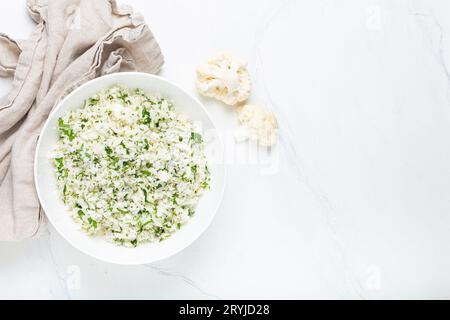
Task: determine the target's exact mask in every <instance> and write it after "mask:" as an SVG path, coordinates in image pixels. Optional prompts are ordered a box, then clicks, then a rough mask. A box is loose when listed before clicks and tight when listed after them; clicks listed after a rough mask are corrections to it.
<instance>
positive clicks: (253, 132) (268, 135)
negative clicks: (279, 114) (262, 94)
mask: <svg viewBox="0 0 450 320" xmlns="http://www.w3.org/2000/svg"><path fill="white" fill-rule="evenodd" d="M238 119H239V121H240V123H241V128H239V129H238V133H239V134H238V139H239V140H241V141H242V140H243V138H245V139H251V140H257V141H258V143H259V144H260V145H261V146H266V147H269V146H272V145H274V144H275V143H276V142H277V140H278V122H277V119H276V118H275V115H274V114H273V113H271V112H269V111H267V110H266V109H264V108H263V107H261V106H255V105H248V104H247V105H245V106H243V107H242V108H241V109H240V110H239V114H238Z"/></svg>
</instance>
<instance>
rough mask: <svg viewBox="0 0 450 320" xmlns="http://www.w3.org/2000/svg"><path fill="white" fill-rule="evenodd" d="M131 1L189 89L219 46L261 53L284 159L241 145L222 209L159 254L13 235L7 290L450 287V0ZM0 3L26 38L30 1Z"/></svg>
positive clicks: (346, 291)
mask: <svg viewBox="0 0 450 320" xmlns="http://www.w3.org/2000/svg"><path fill="white" fill-rule="evenodd" d="M128 3H129V4H131V5H133V6H134V7H135V9H136V10H138V11H140V12H141V13H142V14H143V15H144V16H145V18H146V20H147V22H148V24H149V25H150V27H151V29H152V31H153V32H154V34H155V35H156V37H157V39H158V40H159V42H160V45H161V47H162V50H163V53H164V55H165V58H166V64H165V66H164V70H163V71H162V73H161V75H162V76H164V77H167V78H168V79H170V80H172V81H174V82H176V83H178V84H179V85H181V86H182V87H184V88H186V89H187V90H189V91H191V92H195V87H194V79H195V68H196V66H197V65H198V64H199V63H200V62H202V61H203V60H204V59H205V58H206V57H208V56H209V55H211V54H215V53H217V52H221V51H228V52H232V53H235V54H238V55H240V56H242V57H244V58H246V59H247V60H248V61H249V70H250V72H251V74H252V78H253V84H254V89H253V94H252V98H251V100H250V101H251V102H252V103H258V104H262V105H264V106H266V107H267V108H269V109H271V110H273V111H274V112H275V113H276V115H277V117H278V119H279V122H280V126H281V140H280V144H279V148H278V150H275V151H274V153H275V154H276V155H278V156H279V157H278V158H273V157H272V161H276V159H278V162H275V164H276V166H275V168H276V170H271V172H266V171H265V170H264V168H263V167H264V166H263V165H261V164H259V165H258V164H243V163H236V161H231V160H230V161H229V162H230V163H229V166H228V170H229V181H228V185H227V188H226V191H225V197H224V201H223V204H222V206H221V208H220V210H219V212H218V214H217V217H216V219H215V220H214V222H213V224H212V225H211V227H210V228H209V229H208V230H207V232H206V233H205V234H204V235H203V236H202V237H201V238H200V239H199V240H197V241H196V242H195V243H194V244H193V245H192V246H190V247H189V248H187V249H186V250H184V251H183V252H181V253H180V254H177V255H176V256H174V257H172V258H169V259H167V260H164V261H161V262H158V263H155V264H152V265H146V266H135V267H125V266H116V265H110V264H106V263H102V262H99V261H96V260H94V259H92V258H89V257H87V256H85V255H83V254H81V253H79V252H78V251H76V250H75V249H73V248H72V247H71V246H70V245H69V244H68V243H66V242H65V241H64V240H63V239H62V238H61V237H60V236H59V235H58V234H57V233H56V232H55V231H54V230H53V229H52V228H51V227H50V228H49V230H48V231H47V232H45V233H44V234H43V235H42V236H41V237H39V238H35V239H30V240H27V241H24V242H21V243H0V298H194V299H195V298H200V299H203V298H358V299H359V298H369V299H370V298H450V257H449V256H450V232H449V231H450V161H449V160H450V140H449V139H450V104H449V98H450V91H449V80H450V78H449V74H450V73H449V72H450V69H449V68H450V19H449V18H450V2H449V1H446V0H441V1H430V0H416V1H414V0H408V1H407V0H386V1H380V0H378V1H377V0H371V1H368V0H352V1H350V0H320V1H318V0H309V1H308V0H287V1H282V0H254V1H243V0H228V1H211V0H209V1H208V0H193V1H181V0H178V1H176V0H171V1H167V0H164V1H163V0H159V1H156V0H153V1H148V0H139V1H138V0H128ZM0 6H1V7H0V30H1V31H2V32H5V33H7V34H9V35H10V36H12V37H14V38H26V37H27V36H28V35H29V33H30V32H31V31H32V29H33V22H32V21H31V19H30V18H29V17H28V15H27V13H26V10H25V1H8V2H7V1H2V3H1V4H0ZM8 85H9V83H8V82H7V81H1V82H0V89H1V93H2V94H3V93H6V92H7V88H8ZM203 101H204V103H205V105H206V106H207V107H208V108H209V109H210V111H211V113H212V115H213V118H214V120H215V121H216V122H217V123H218V125H219V127H220V129H221V130H222V131H223V132H224V133H225V132H230V131H232V130H233V129H234V128H235V127H236V125H237V123H236V122H237V120H236V116H235V114H234V111H233V110H232V108H229V107H225V106H223V105H222V104H220V103H215V102H213V101H211V100H207V99H203ZM230 145H231V146H233V145H232V144H230ZM248 148H249V145H248V144H246V143H244V144H241V145H239V146H238V147H237V148H236V149H233V148H231V149H233V150H229V152H231V151H232V152H234V153H233V154H234V155H235V154H236V153H237V154H240V155H242V153H245V152H247V151H248V150H247V149H248ZM272 156H273V155H272ZM230 159H233V157H232V156H230ZM274 159H275V160H274ZM241 162H242V161H241ZM244 162H245V161H244ZM272 164H274V162H272ZM272 169H273V167H272ZM268 173H270V174H268Z"/></svg>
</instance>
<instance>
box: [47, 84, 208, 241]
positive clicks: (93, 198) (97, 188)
mask: <svg viewBox="0 0 450 320" xmlns="http://www.w3.org/2000/svg"><path fill="white" fill-rule="evenodd" d="M58 125H59V135H60V137H59V140H58V143H57V146H56V148H55V151H54V156H53V157H52V162H53V164H54V167H55V172H56V176H57V181H58V187H59V189H60V192H61V196H62V198H63V200H64V203H65V204H66V206H67V208H68V211H69V213H70V214H71V215H72V216H73V218H74V219H75V220H76V221H77V222H78V223H79V224H80V225H81V228H82V230H84V231H86V232H87V233H89V234H91V235H102V236H104V237H106V239H107V240H109V241H113V242H115V243H117V244H119V245H124V246H131V247H132V246H137V245H138V244H140V243H143V242H154V241H162V240H164V239H166V238H168V237H169V236H170V235H171V234H173V233H174V232H175V231H176V230H178V229H180V228H181V227H182V226H183V225H184V224H185V223H186V222H187V221H188V220H189V218H190V217H191V216H192V215H193V214H194V212H195V207H196V205H197V202H198V200H199V198H200V197H201V195H202V194H203V193H204V191H205V190H207V189H209V184H210V174H209V171H208V164H207V159H206V156H205V150H204V143H203V138H202V135H201V134H200V129H199V128H198V127H197V126H196V125H195V124H194V123H192V122H191V121H190V120H188V119H187V118H186V117H185V116H183V115H182V114H180V113H178V112H176V111H175V109H174V106H173V105H172V103H170V102H169V101H167V100H166V99H164V98H161V97H149V96H147V95H146V94H145V93H144V92H143V91H141V90H140V89H136V90H132V89H128V88H125V87H121V86H114V87H112V88H110V89H108V90H105V91H103V92H100V93H98V94H96V95H94V96H92V97H91V98H89V99H88V100H87V101H86V102H85V104H84V106H83V107H81V108H77V109H75V110H73V111H70V112H69V113H68V114H67V115H66V116H65V117H63V118H60V119H59V123H58Z"/></svg>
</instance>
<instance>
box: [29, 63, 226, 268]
mask: <svg viewBox="0 0 450 320" xmlns="http://www.w3.org/2000/svg"><path fill="white" fill-rule="evenodd" d="M136 75H137V76H145V77H149V78H154V79H156V80H157V81H162V82H165V83H167V84H169V85H171V86H173V87H175V88H177V89H178V90H180V91H182V92H183V93H184V94H186V95H188V96H189V97H190V98H191V99H193V100H194V101H195V102H196V104H197V105H198V106H200V107H201V109H202V110H203V112H204V113H205V114H206V116H207V117H208V119H209V121H211V124H212V126H213V128H214V129H215V130H217V128H218V127H217V125H216V122H215V121H214V120H213V119H212V117H211V115H210V113H209V112H208V110H207V109H206V108H205V106H204V105H203V103H202V102H201V101H200V100H199V99H198V98H197V97H195V96H194V95H193V94H192V93H190V92H188V91H187V90H185V89H183V88H181V87H180V86H179V85H177V84H176V83H174V82H173V81H170V80H168V79H165V78H163V77H161V76H158V75H154V74H150V73H145V72H136V71H132V72H116V73H112V74H108V75H104V76H100V77H97V78H94V79H91V80H89V81H87V82H85V83H83V84H82V85H80V86H78V87H76V88H75V89H73V90H72V91H71V92H70V93H69V94H67V95H66V96H65V97H64V98H63V99H62V100H60V101H59V102H58V103H57V104H56V106H55V107H54V108H53V109H52V111H51V112H50V113H49V115H48V117H47V119H46V120H45V123H44V125H43V127H42V129H41V130H40V131H39V135H38V141H37V144H36V149H35V153H34V158H33V160H34V163H33V178H34V186H35V190H36V193H37V196H38V200H39V204H40V206H41V208H42V210H43V211H44V214H45V216H46V218H47V220H48V221H49V222H50V224H51V225H52V227H53V228H54V229H55V230H56V231H57V232H58V234H59V235H60V236H61V237H62V238H63V239H64V240H65V241H67V242H68V243H69V244H70V245H71V246H72V247H73V248H75V249H77V250H78V251H80V252H82V253H84V254H85V255H87V256H89V257H92V258H94V259H96V260H98V261H102V262H107V263H112V264H117V265H143V264H149V263H154V262H157V261H161V260H164V259H167V258H169V257H171V256H174V255H176V254H177V253H179V252H181V251H183V250H184V249H186V248H188V247H189V246H191V245H192V244H193V243H194V242H196V241H197V240H198V239H199V238H200V236H202V235H203V234H204V233H205V231H206V230H207V229H208V228H209V226H210V225H211V223H212V221H213V220H214V218H215V216H216V215H217V211H219V208H220V206H221V204H222V201H223V197H224V193H225V187H226V184H227V177H228V173H227V167H226V165H225V161H224V159H225V145H224V142H223V139H222V137H221V136H220V135H217V139H218V143H219V144H220V146H221V149H222V159H221V160H222V164H223V165H222V170H223V183H222V185H221V188H220V190H219V201H217V203H216V205H215V207H214V209H213V213H212V215H211V217H210V219H209V221H207V223H205V224H204V225H203V226H202V228H201V229H200V230H199V232H198V233H197V234H196V235H195V236H194V237H193V238H192V240H191V241H190V242H189V243H187V244H185V245H183V246H180V247H179V248H177V249H176V250H174V251H171V252H168V253H167V254H164V255H161V256H160V257H158V258H156V259H148V261H143V260H145V259H142V260H140V261H138V262H136V261H132V262H127V261H117V260H114V259H104V258H99V257H97V256H95V255H94V254H92V253H90V252H86V251H85V250H84V249H82V248H80V247H78V246H76V245H75V244H74V243H72V241H71V240H69V239H68V238H67V236H66V235H65V234H64V232H62V231H61V230H60V228H59V227H58V224H56V223H54V221H53V220H52V219H53V218H51V217H49V215H48V214H46V204H45V203H44V202H43V201H41V199H42V196H41V190H40V189H39V183H38V179H37V171H38V169H37V163H38V154H39V150H40V147H41V142H42V139H41V138H40V137H41V136H42V133H43V132H45V131H46V130H47V128H48V126H49V125H50V119H51V118H52V117H53V116H54V114H55V113H56V112H57V111H58V110H59V109H60V108H61V106H62V105H64V104H65V103H66V101H67V100H69V99H70V98H71V97H72V96H73V95H75V94H76V93H77V91H79V90H81V89H82V88H84V87H87V86H89V85H91V84H92V83H95V82H101V81H103V80H104V79H106V78H113V77H121V76H136Z"/></svg>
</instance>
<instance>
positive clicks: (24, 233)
mask: <svg viewBox="0 0 450 320" xmlns="http://www.w3.org/2000/svg"><path fill="white" fill-rule="evenodd" d="M1 5H2V6H5V4H4V3H3V4H1ZM27 7H28V11H29V13H30V15H31V17H32V18H33V20H34V21H35V22H36V23H37V26H36V30H35V31H34V32H33V33H32V34H31V36H30V38H29V39H27V40H25V41H20V42H16V41H14V40H12V39H11V38H9V37H7V36H6V35H3V34H0V76H2V77H5V76H12V75H14V80H13V88H12V90H11V92H10V93H9V94H8V95H7V96H6V97H5V98H4V99H3V101H0V240H7V241H9V240H20V239H23V238H27V237H31V236H33V235H34V234H36V232H37V231H38V230H39V226H40V225H42V219H43V217H44V215H43V213H42V212H41V208H40V205H39V200H38V198H37V195H36V191H35V186H34V179H33V158H34V152H35V147H36V141H37V139H38V136H39V132H40V130H41V128H42V126H43V124H44V122H45V120H46V119H47V117H48V115H49V113H50V111H51V110H52V108H53V107H54V106H55V105H56V104H57V103H58V101H60V100H61V98H63V97H64V96H65V95H67V94H68V93H69V92H70V91H71V90H73V89H74V88H76V87H77V86H79V85H80V84H82V83H84V82H86V81H88V80H91V79H93V78H95V77H98V76H101V75H104V74H109V73H113V72H119V71H142V72H148V73H156V72H158V71H159V69H160V68H161V66H162V64H163V57H162V55H161V51H160V48H159V45H158V43H157V42H156V40H155V38H154V37H153V35H152V33H151V32H150V30H149V28H148V26H147V25H146V24H145V22H144V21H143V18H142V17H141V16H140V15H139V14H137V13H133V11H132V10H131V8H129V7H122V6H120V7H119V6H117V4H116V1H115V0H28V1H27ZM5 10H6V9H5Z"/></svg>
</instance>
